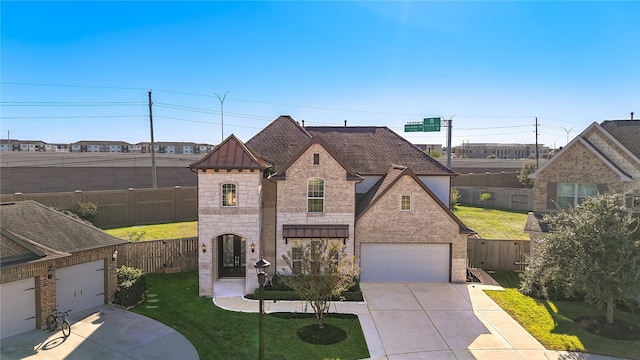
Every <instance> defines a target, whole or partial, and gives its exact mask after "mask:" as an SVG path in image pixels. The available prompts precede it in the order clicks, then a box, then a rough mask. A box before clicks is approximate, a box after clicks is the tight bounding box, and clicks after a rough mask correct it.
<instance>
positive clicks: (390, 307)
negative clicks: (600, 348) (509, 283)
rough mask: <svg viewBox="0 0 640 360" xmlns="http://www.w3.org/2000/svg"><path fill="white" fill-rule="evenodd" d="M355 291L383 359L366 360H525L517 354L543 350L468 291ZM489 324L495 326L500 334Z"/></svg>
mask: <svg viewBox="0 0 640 360" xmlns="http://www.w3.org/2000/svg"><path fill="white" fill-rule="evenodd" d="M361 287H362V290H363V293H364V296H365V300H366V301H367V306H368V308H369V312H370V314H371V317H372V319H373V322H374V324H375V327H376V329H377V330H378V334H379V336H380V341H381V342H382V346H383V348H384V349H383V351H384V353H383V354H371V355H372V357H375V356H384V355H386V357H387V358H388V359H390V360H401V359H467V358H469V359H485V358H486V359H499V358H507V359H519V358H527V356H523V354H524V353H523V352H522V351H525V352H526V351H528V350H536V351H540V350H543V351H544V350H545V349H544V347H543V346H542V345H541V344H540V343H539V342H538V341H536V340H535V339H534V338H533V337H532V336H531V335H530V334H529V333H527V332H526V331H525V330H524V329H522V327H520V325H518V324H517V323H516V322H515V320H513V319H511V318H510V317H509V316H508V315H507V314H506V313H504V311H503V310H502V309H500V307H498V306H497V305H496V304H495V303H494V302H493V301H486V300H485V299H484V298H483V296H484V297H486V294H484V293H482V291H481V290H480V289H477V288H475V287H473V286H468V285H466V284H460V285H456V284H446V283H362V284H361ZM476 299H477V300H476ZM486 299H489V298H488V297H486ZM489 300H490V299H489ZM509 320H510V321H509ZM494 321H495V322H501V323H500V329H501V331H499V330H498V329H497V327H496V326H494ZM503 329H507V331H508V332H509V334H505V333H503V332H504V330H503Z"/></svg>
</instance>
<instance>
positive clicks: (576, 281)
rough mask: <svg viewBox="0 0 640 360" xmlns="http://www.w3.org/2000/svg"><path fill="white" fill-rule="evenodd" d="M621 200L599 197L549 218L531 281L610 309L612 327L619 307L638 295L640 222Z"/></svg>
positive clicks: (621, 198) (589, 199) (613, 196)
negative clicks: (534, 280)
mask: <svg viewBox="0 0 640 360" xmlns="http://www.w3.org/2000/svg"><path fill="white" fill-rule="evenodd" d="M623 200H624V198H623V196H622V195H620V194H598V195H595V196H592V197H589V198H587V199H586V200H585V201H584V202H583V203H582V204H581V205H578V206H577V207H576V208H575V209H568V210H564V211H561V212H559V213H556V214H554V215H550V216H546V217H545V221H547V222H548V224H549V232H548V233H546V234H544V235H543V236H541V239H540V242H539V244H537V245H536V246H537V247H538V249H539V251H540V252H539V253H538V255H536V258H538V261H537V265H536V266H535V268H537V271H538V275H536V276H533V277H535V278H537V279H539V280H538V282H539V284H541V286H547V285H548V284H549V282H553V283H554V286H558V285H559V288H560V289H563V291H564V292H565V295H567V296H571V295H573V294H576V293H577V294H581V295H583V296H584V298H585V300H586V301H587V302H589V303H592V304H595V305H597V306H604V307H606V315H607V316H606V317H607V323H609V324H612V323H613V309H614V306H615V304H616V303H628V302H629V301H630V300H631V299H633V297H634V296H635V295H637V294H638V293H639V292H640V241H639V236H640V234H639V232H638V226H639V220H638V219H635V218H634V217H633V216H632V215H631V213H630V212H629V210H628V209H627V208H626V207H625V206H624V201H623ZM533 270H535V269H532V271H533ZM558 282H561V283H562V284H558Z"/></svg>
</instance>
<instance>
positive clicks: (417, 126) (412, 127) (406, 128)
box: [404, 122, 424, 132]
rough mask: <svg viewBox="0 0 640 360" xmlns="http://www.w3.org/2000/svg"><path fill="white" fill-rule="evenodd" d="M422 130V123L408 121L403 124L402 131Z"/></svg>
mask: <svg viewBox="0 0 640 360" xmlns="http://www.w3.org/2000/svg"><path fill="white" fill-rule="evenodd" d="M422 131H424V123H421V122H410V123H406V124H405V125H404V132H422Z"/></svg>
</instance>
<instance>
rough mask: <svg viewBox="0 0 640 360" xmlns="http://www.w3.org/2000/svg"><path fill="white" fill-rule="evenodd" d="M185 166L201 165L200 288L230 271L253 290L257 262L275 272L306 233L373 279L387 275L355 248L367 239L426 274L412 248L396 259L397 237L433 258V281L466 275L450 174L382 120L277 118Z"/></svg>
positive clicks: (462, 229) (396, 268) (209, 287)
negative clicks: (350, 123)
mask: <svg viewBox="0 0 640 360" xmlns="http://www.w3.org/2000/svg"><path fill="white" fill-rule="evenodd" d="M190 167H191V169H192V170H193V171H196V172H197V173H198V187H199V195H198V197H199V205H198V218H199V229H198V237H199V239H200V242H201V246H203V249H204V251H201V252H200V253H199V281H200V289H199V294H200V296H213V295H214V293H215V284H216V282H217V281H220V280H221V279H224V278H227V277H231V278H234V277H235V278H245V288H246V289H245V290H246V292H247V293H252V292H253V290H254V289H255V288H256V287H257V277H256V276H255V269H254V268H253V263H254V262H256V261H258V260H259V259H260V258H261V257H263V258H265V259H266V260H268V261H269V262H271V264H272V266H271V267H270V269H269V273H270V275H273V274H275V273H276V272H281V271H282V270H283V268H286V264H285V262H284V261H283V259H282V256H283V255H284V254H287V253H288V252H292V251H293V250H294V249H295V248H296V247H298V246H300V245H301V244H304V243H305V242H306V241H310V240H313V239H325V240H330V241H336V242H340V243H342V244H344V246H345V247H346V250H347V253H348V254H350V255H354V256H355V258H356V261H357V262H358V263H360V265H361V266H362V269H363V274H362V276H365V275H368V276H369V280H370V281H374V280H379V281H392V280H393V279H391V278H386V279H382V278H377V276H379V275H380V274H377V273H376V272H375V270H374V269H371V270H369V268H370V265H371V264H372V262H371V259H368V258H366V257H365V258H363V257H362V254H361V248H365V247H367V249H368V251H369V250H371V249H373V248H372V247H370V245H371V244H385V245H388V246H389V249H390V257H393V256H395V257H396V258H394V259H391V258H383V259H382V262H380V264H381V265H382V266H384V267H388V271H386V273H393V275H394V276H395V278H394V279H400V280H401V279H402V276H403V273H404V270H405V268H406V269H407V273H409V272H413V273H416V272H417V273H424V274H429V273H430V272H431V269H430V268H429V266H433V265H430V264H428V263H424V262H420V261H419V258H416V257H415V256H413V260H412V261H413V262H411V261H407V262H408V263H407V264H404V263H403V260H402V259H403V256H404V255H405V254H408V256H409V258H411V253H412V252H415V251H414V248H411V249H409V248H408V247H406V248H405V247H403V246H402V245H403V244H414V245H420V248H419V249H418V252H417V253H416V254H420V253H422V254H425V255H426V256H437V257H438V258H440V261H438V264H439V265H438V266H439V267H440V268H439V269H437V272H439V273H441V274H442V275H441V276H440V277H438V278H433V280H432V281H447V282H449V281H451V282H464V281H466V239H467V236H468V235H470V234H472V233H473V231H472V230H470V229H468V228H467V227H466V226H464V224H462V222H460V220H459V219H457V217H456V216H455V215H454V214H453V213H452V212H451V211H450V210H449V208H448V205H449V190H450V184H451V177H452V176H455V175H456V174H455V173H454V172H453V171H451V170H450V169H448V168H446V167H444V166H442V165H441V164H440V163H438V162H437V161H435V160H433V159H432V158H431V157H429V156H428V155H426V154H425V153H424V152H423V151H421V150H420V149H418V148H417V147H415V146H413V145H412V144H410V143H409V142H407V141H406V140H405V139H403V138H401V137H400V136H398V135H397V134H395V133H394V132H392V131H391V130H389V129H388V128H386V127H346V126H345V127H304V126H301V125H300V124H299V123H297V122H296V121H295V120H293V119H292V118H291V117H289V116H281V117H279V118H278V119H276V120H275V121H273V122H272V123H271V124H270V125H268V126H267V127H266V128H265V129H263V130H262V131H260V132H259V133H258V134H256V135H255V136H254V137H253V138H251V139H250V140H249V141H247V142H246V143H243V142H242V141H240V140H239V139H237V138H236V137H235V136H233V135H231V136H230V137H228V138H227V139H226V140H224V141H223V142H222V143H221V144H220V145H218V146H217V147H216V148H215V149H214V150H213V151H212V152H211V153H209V154H208V155H207V156H205V157H203V159H201V160H199V161H198V162H195V163H193V164H191V166H190ZM404 207H406V208H404ZM430 245H438V246H439V247H438V250H437V251H438V253H435V252H434V253H431V251H432V250H435V248H433V247H431V246H430ZM394 254H395V255H394ZM434 254H436V255H434ZM409 267H411V268H412V269H411V271H409V269H408V268H409ZM434 270H435V269H434ZM421 279H422V278H421ZM424 279H426V281H430V280H429V279H428V276H427V278H424ZM424 279H422V280H424Z"/></svg>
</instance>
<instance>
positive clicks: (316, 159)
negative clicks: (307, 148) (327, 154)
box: [313, 153, 320, 165]
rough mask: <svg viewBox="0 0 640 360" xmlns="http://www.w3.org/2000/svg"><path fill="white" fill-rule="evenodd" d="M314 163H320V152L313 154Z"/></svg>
mask: <svg viewBox="0 0 640 360" xmlns="http://www.w3.org/2000/svg"><path fill="white" fill-rule="evenodd" d="M313 165H320V154H318V153H315V154H313Z"/></svg>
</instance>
